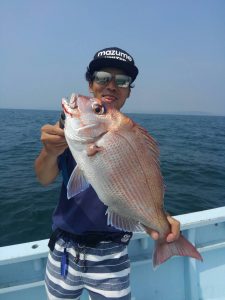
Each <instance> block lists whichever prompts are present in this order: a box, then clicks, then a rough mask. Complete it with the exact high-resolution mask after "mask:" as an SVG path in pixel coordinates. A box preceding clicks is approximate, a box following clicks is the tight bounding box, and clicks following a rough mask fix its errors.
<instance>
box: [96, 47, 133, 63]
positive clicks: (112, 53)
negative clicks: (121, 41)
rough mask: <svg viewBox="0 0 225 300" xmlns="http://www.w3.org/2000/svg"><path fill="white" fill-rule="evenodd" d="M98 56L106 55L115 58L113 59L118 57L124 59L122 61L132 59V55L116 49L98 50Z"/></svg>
mask: <svg viewBox="0 0 225 300" xmlns="http://www.w3.org/2000/svg"><path fill="white" fill-rule="evenodd" d="M99 56H107V57H109V58H115V59H120V60H124V61H127V60H129V61H132V60H133V59H132V57H131V56H130V55H128V54H126V53H124V52H121V51H117V50H106V51H100V52H99V53H98V57H99Z"/></svg>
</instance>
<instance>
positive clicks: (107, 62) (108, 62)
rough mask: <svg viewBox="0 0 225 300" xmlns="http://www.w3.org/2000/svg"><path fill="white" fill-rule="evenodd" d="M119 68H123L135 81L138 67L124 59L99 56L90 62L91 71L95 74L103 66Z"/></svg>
mask: <svg viewBox="0 0 225 300" xmlns="http://www.w3.org/2000/svg"><path fill="white" fill-rule="evenodd" d="M107 67H109V68H118V69H121V70H123V71H124V72H125V73H126V74H127V75H129V76H130V77H131V78H132V81H134V80H135V79H136V77H137V75H138V68H137V67H136V66H134V65H131V64H129V63H127V62H125V61H123V60H119V59H118V60H114V59H108V58H98V59H95V60H92V61H91V62H90V64H89V71H90V72H91V74H93V73H94V72H95V71H99V70H100V69H102V68H107Z"/></svg>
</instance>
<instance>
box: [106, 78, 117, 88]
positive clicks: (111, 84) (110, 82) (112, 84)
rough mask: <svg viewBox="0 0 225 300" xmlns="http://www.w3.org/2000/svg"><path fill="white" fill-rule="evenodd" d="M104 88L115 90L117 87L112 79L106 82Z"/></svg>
mask: <svg viewBox="0 0 225 300" xmlns="http://www.w3.org/2000/svg"><path fill="white" fill-rule="evenodd" d="M106 88H108V89H111V90H115V89H116V88H117V85H116V82H115V79H114V78H112V79H111V80H110V81H109V82H108V84H107V86H106Z"/></svg>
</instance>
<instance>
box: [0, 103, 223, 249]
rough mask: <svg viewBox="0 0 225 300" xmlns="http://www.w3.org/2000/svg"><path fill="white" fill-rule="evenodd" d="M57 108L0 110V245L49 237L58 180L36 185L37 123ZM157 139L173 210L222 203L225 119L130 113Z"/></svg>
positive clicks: (54, 113) (167, 202)
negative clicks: (48, 183)
mask: <svg viewBox="0 0 225 300" xmlns="http://www.w3.org/2000/svg"><path fill="white" fill-rule="evenodd" d="M59 115H60V112H58V111H44V110H43V111H38V110H6V109H0V120H1V124H2V126H1V132H2V133H1V139H0V237H1V238H0V246H4V245H11V244H16V243H22V242H28V241H35V240H39V239H45V238H48V237H49V235H50V232H51V215H52V212H53V211H54V208H55V206H56V203H57V201H58V195H59V191H60V184H61V178H60V177H59V178H58V179H57V180H56V182H55V183H54V184H52V185H50V186H48V187H43V186H41V185H40V184H39V183H38V181H37V180H36V177H35V174H34V167H33V166H34V160H35V158H36V157H37V155H38V154H39V152H40V149H41V147H42V145H41V142H40V129H41V126H42V125H44V124H46V123H50V124H54V123H55V122H56V120H58V118H59ZM129 116H130V117H131V118H132V119H133V120H135V121H136V122H137V123H139V124H141V125H142V126H143V127H145V128H146V129H147V130H148V131H149V132H150V134H151V135H152V136H153V137H154V138H155V139H156V140H157V141H158V143H159V147H160V153H161V156H160V158H161V159H160V162H161V168H162V173H163V177H164V182H165V185H166V193H165V208H166V209H167V210H168V211H169V212H170V213H171V214H172V215H177V214H183V213H188V212H194V211H201V210H204V209H210V208H215V207H220V206H224V205H225V117H215V116H182V115H153V114H130V115H129Z"/></svg>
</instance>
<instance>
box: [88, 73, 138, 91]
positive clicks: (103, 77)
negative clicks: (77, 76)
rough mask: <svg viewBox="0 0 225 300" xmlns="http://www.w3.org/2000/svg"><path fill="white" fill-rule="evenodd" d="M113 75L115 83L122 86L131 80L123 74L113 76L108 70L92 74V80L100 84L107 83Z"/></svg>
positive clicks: (128, 83) (126, 85) (127, 84)
mask: <svg viewBox="0 0 225 300" xmlns="http://www.w3.org/2000/svg"><path fill="white" fill-rule="evenodd" d="M113 77H114V78H115V82H116V85H117V86H118V87H122V88H126V87H128V86H129V85H130V83H131V81H132V80H131V77H130V76H127V75H124V74H117V75H115V76H113V75H112V74H110V73H108V72H104V71H97V72H95V73H94V75H93V79H94V81H95V82H96V83H98V84H101V85H104V84H107V83H109V82H110V81H111V80H112V78H113Z"/></svg>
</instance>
